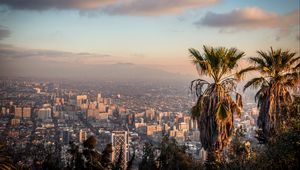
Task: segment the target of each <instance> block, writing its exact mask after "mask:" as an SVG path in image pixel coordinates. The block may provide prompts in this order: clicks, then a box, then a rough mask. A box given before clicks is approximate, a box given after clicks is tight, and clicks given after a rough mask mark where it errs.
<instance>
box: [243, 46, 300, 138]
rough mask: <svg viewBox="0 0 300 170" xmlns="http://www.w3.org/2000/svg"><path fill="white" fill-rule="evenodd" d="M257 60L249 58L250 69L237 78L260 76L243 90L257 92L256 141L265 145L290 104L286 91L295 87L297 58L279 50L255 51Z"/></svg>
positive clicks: (297, 66) (284, 116)
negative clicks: (246, 75) (258, 130)
mask: <svg viewBox="0 0 300 170" xmlns="http://www.w3.org/2000/svg"><path fill="white" fill-rule="evenodd" d="M257 53H258V55H259V56H258V57H251V58H250V62H251V63H253V64H254V65H253V66H250V67H248V68H245V69H243V70H241V71H240V72H239V76H242V75H243V74H245V73H247V72H249V71H258V72H259V73H260V74H261V76H260V77H256V78H253V79H252V80H250V81H249V82H248V83H247V84H246V85H245V86H244V90H246V89H247V88H249V87H253V88H259V90H258V92H257V94H256V96H255V100H257V102H258V108H259V117H258V121H257V125H258V127H259V128H260V129H261V133H260V135H259V140H260V141H261V142H263V143H264V142H267V141H268V139H269V138H270V137H272V136H274V135H277V133H278V130H279V129H280V126H281V124H282V123H283V120H284V119H285V118H286V116H287V115H286V113H287V112H288V106H289V104H290V103H292V96H291V93H290V91H289V90H290V89H292V88H295V87H297V84H298V83H299V73H300V72H299V70H300V57H296V53H292V52H290V51H283V50H281V49H278V50H273V48H271V50H270V51H268V52H264V51H258V52H257Z"/></svg>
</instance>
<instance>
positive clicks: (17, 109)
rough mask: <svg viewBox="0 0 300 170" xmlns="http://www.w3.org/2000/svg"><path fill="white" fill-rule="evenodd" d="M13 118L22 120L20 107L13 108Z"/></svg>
mask: <svg viewBox="0 0 300 170" xmlns="http://www.w3.org/2000/svg"><path fill="white" fill-rule="evenodd" d="M15 118H22V107H16V108H15Z"/></svg>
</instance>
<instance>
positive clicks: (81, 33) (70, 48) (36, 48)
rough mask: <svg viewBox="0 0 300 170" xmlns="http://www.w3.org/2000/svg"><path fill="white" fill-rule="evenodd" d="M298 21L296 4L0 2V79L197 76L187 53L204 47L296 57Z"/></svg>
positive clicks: (292, 0) (276, 0)
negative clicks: (121, 70)
mask: <svg viewBox="0 0 300 170" xmlns="http://www.w3.org/2000/svg"><path fill="white" fill-rule="evenodd" d="M299 20H300V19H299V0H238V1H236V0H84V1H83V0H0V62H1V63H0V75H2V76H3V75H9V76H11V75H12V76H14V75H15V76H36V75H41V76H47V75H48V76H50V75H52V76H62V77H63V76H70V75H72V74H78V70H79V72H84V74H82V75H81V76H84V75H95V76H96V75H98V74H107V72H113V71H114V70H113V69H111V70H109V69H108V68H107V67H109V66H117V65H118V66H119V65H126V66H132V65H134V66H139V67H145V68H150V69H157V70H163V71H167V72H171V73H176V74H181V75H195V74H197V71H196V69H195V66H194V65H193V64H192V62H191V58H190V57H189V52H188V49H189V48H196V49H199V50H200V52H202V47H203V45H208V46H213V47H221V46H222V47H227V48H231V47H235V48H237V49H239V50H240V51H244V52H245V53H246V57H249V56H256V55H257V54H256V51H257V50H269V49H270V47H271V46H272V47H273V48H275V49H276V48H282V49H288V50H291V51H293V52H297V53H298V55H299V52H300V49H299V48H300V47H299V43H300V34H299ZM241 65H242V66H246V65H247V62H242V63H241ZM102 67H106V72H104V71H103V70H97V69H92V70H93V71H91V69H90V68H102ZM75 70H77V72H76V71H75ZM116 70H118V69H116ZM88 71H90V72H88ZM155 73H157V72H155Z"/></svg>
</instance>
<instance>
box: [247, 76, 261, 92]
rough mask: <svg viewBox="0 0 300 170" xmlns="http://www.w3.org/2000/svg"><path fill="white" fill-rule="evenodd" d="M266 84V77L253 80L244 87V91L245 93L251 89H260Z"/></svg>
mask: <svg viewBox="0 0 300 170" xmlns="http://www.w3.org/2000/svg"><path fill="white" fill-rule="evenodd" d="M266 82H267V80H266V79H265V78H264V77H258V78H253V79H251V80H250V81H248V82H247V83H246V84H245V85H244V89H243V91H245V90H246V89H247V88H249V87H253V88H258V87H259V86H261V85H262V84H263V83H266Z"/></svg>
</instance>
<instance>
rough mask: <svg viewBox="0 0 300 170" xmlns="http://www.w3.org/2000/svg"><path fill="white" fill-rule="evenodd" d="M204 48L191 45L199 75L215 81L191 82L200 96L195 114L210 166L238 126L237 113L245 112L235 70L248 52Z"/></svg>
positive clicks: (193, 90)
mask: <svg viewBox="0 0 300 170" xmlns="http://www.w3.org/2000/svg"><path fill="white" fill-rule="evenodd" d="M203 50H204V53H203V54H200V52H199V51H198V50H196V49H189V52H190V53H191V57H192V60H193V63H194V64H195V65H196V68H197V71H198V73H199V75H200V76H202V75H204V76H208V77H209V78H211V79H212V81H211V82H208V81H206V80H204V79H196V80H193V81H192V82H191V91H192V92H194V93H195V94H196V97H197V98H198V101H197V103H196V105H195V106H194V107H193V108H192V109H191V114H192V117H193V118H194V119H196V120H197V121H198V124H199V130H200V140H201V143H202V146H203V147H204V149H205V150H206V151H207V153H208V159H207V162H206V163H207V166H208V167H209V166H214V162H215V161H217V162H218V161H219V160H220V152H221V151H222V150H223V148H224V147H225V146H226V145H227V144H228V142H229V139H230V136H231V134H232V131H233V129H234V125H233V113H237V114H238V115H240V113H241V107H242V97H241V95H240V94H239V93H237V92H236V82H237V79H236V78H234V76H233V75H234V74H232V71H233V69H234V68H236V66H237V62H238V60H239V59H241V58H242V57H243V56H244V52H239V51H238V50H237V49H235V48H231V49H227V48H224V47H221V48H213V47H207V46H203ZM232 94H235V95H236V100H233V99H232V97H231V95H232ZM212 168H213V167H212Z"/></svg>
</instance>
